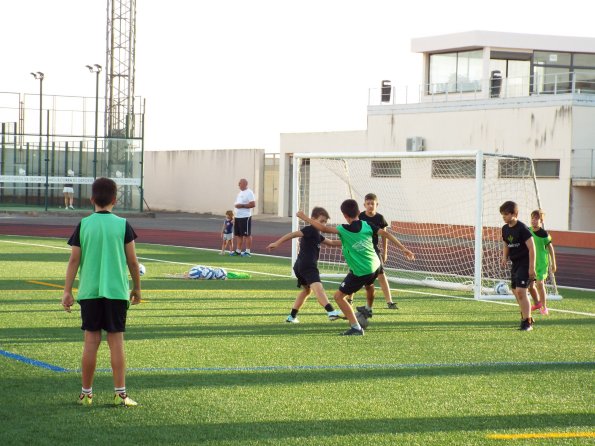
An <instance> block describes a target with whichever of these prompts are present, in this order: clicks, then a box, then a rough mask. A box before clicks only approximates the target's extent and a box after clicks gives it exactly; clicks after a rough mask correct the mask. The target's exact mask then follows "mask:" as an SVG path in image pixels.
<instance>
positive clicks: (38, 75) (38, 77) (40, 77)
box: [31, 71, 50, 212]
mask: <svg viewBox="0 0 595 446" xmlns="http://www.w3.org/2000/svg"><path fill="white" fill-rule="evenodd" d="M31 76H33V77H34V78H35V79H36V80H38V81H39V150H40V153H41V145H42V139H43V78H44V77H45V75H44V74H43V73H42V72H41V71H37V72H35V73H31ZM49 161H50V159H49V153H48V148H46V154H45V210H46V212H47V210H48V188H49V182H48V181H49V179H48V175H49V172H48V166H49Z"/></svg>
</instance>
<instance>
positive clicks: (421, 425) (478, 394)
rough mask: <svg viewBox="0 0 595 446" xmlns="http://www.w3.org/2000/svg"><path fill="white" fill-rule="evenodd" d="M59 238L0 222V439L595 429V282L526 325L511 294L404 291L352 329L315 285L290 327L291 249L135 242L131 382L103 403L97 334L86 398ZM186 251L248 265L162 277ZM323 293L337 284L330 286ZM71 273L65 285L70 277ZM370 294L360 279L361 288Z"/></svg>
mask: <svg viewBox="0 0 595 446" xmlns="http://www.w3.org/2000/svg"><path fill="white" fill-rule="evenodd" d="M69 252H70V251H69V248H68V246H67V245H66V244H65V240H63V239H52V238H26V237H16V236H0V283H1V286H0V420H1V421H2V429H1V430H0V444H1V445H21V444H31V445H37V444H39V445H44V444H47V445H57V444H59V445H68V444H72V445H80V444H101V445H106V444H142V445H164V444H168V445H192V444H201V445H203V444H207V445H232V444H233V445H236V444H246V445H279V444H284V445H322V444H324V445H357V444H362V445H368V444H369V445H424V446H425V445H484V444H485V445H509V444H512V445H515V446H516V445H535V444H539V445H578V444H593V442H594V440H595V397H594V393H595V392H594V388H593V387H594V386H593V383H594V382H595V373H594V371H595V349H594V345H595V292H585V291H576V290H564V289H563V290H562V294H563V295H564V299H563V300H562V301H557V302H552V303H551V307H550V315H549V316H547V317H545V316H541V315H539V314H537V315H536V324H535V330H533V331H532V332H519V331H518V330H517V328H518V322H519V312H518V308H517V306H516V305H515V304H513V303H512V302H484V301H475V300H473V299H470V298H469V297H468V296H464V295H460V294H457V293H456V292H449V291H439V290H431V289H427V288H421V287H413V286H407V287H405V286H403V287H398V290H397V291H396V293H395V296H396V299H395V300H396V301H397V302H398V304H399V306H400V310H398V311H392V310H385V309H383V303H384V299H383V297H382V293H381V292H380V291H378V294H377V299H376V302H377V309H376V310H375V312H374V317H373V318H372V319H371V324H370V327H369V329H368V330H367V331H366V335H365V336H363V337H342V336H339V334H340V333H341V332H342V331H344V330H345V329H346V328H347V323H346V322H345V321H340V320H339V321H334V322H330V321H328V320H327V317H326V313H325V312H324V310H323V309H322V308H321V307H320V306H319V305H318V303H317V302H316V299H315V298H314V297H310V299H309V301H308V302H307V303H306V305H305V306H304V307H303V309H302V311H301V312H300V320H301V322H302V323H301V324H287V323H285V322H284V320H285V317H286V316H287V314H288V313H289V311H290V308H291V305H292V303H293V300H294V298H295V296H296V294H297V288H296V286H295V280H294V279H292V278H291V277H290V276H289V272H290V261H289V259H284V258H275V257H268V256H259V255H254V256H253V257H252V258H250V259H243V258H236V257H228V256H219V255H217V251H213V250H201V249H190V248H180V247H171V246H160V245H149V244H142V243H139V244H137V254H138V256H139V259H140V261H141V263H143V264H144V265H145V266H146V268H147V274H146V275H145V276H144V277H143V278H142V287H143V303H141V304H140V305H138V306H135V307H131V309H130V311H129V313H128V322H127V332H126V336H125V337H126V351H127V360H128V375H127V389H128V391H129V393H130V395H131V397H132V398H134V399H135V400H137V401H138V402H139V404H140V406H139V407H135V408H120V407H112V406H111V402H112V398H111V397H112V395H113V385H112V379H111V371H110V369H109V353H108V348H107V343H106V342H104V343H103V344H102V346H101V348H100V354H99V359H98V373H97V377H96V380H95V383H94V386H93V389H94V393H95V398H94V405H93V406H91V407H82V406H78V405H77V404H76V400H77V397H78V394H79V392H80V371H79V368H80V357H81V351H82V331H81V330H80V328H79V327H80V316H79V314H78V309H77V307H76V306H75V307H74V309H73V312H72V313H71V314H67V313H65V312H64V311H63V310H62V307H61V305H60V298H61V295H62V291H61V289H62V286H63V281H64V273H65V270H66V263H67V260H68V256H69ZM195 264H203V265H210V266H221V267H224V268H227V269H228V270H230V271H239V272H248V273H249V274H250V275H251V278H250V279H237V280H227V281H218V280H211V281H202V280H201V281H197V280H183V279H173V278H168V277H166V275H167V274H175V273H182V272H184V271H186V270H188V269H189V268H190V266H192V265H195ZM324 285H325V288H326V290H327V293H328V295H329V296H332V294H333V293H334V291H335V290H336V288H337V286H338V284H337V283H333V282H325V283H324ZM75 286H76V284H75ZM363 301H364V298H363V294H362V293H361V292H360V293H358V295H357V296H356V302H357V303H358V304H361V303H362V302H363Z"/></svg>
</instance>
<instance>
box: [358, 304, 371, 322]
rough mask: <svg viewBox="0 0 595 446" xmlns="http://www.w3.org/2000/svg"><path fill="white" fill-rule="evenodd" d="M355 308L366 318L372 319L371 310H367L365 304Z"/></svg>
mask: <svg viewBox="0 0 595 446" xmlns="http://www.w3.org/2000/svg"><path fill="white" fill-rule="evenodd" d="M356 310H357V311H359V312H360V313H361V314H362V316H363V317H365V318H366V319H372V310H368V309H367V308H366V307H365V306H361V307H357V308H356Z"/></svg>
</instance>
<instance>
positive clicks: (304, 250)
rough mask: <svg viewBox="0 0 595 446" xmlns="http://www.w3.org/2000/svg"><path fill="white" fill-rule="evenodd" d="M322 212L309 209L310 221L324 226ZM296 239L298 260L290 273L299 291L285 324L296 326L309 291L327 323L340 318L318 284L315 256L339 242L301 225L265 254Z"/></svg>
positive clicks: (324, 211)
mask: <svg viewBox="0 0 595 446" xmlns="http://www.w3.org/2000/svg"><path fill="white" fill-rule="evenodd" d="M329 218H330V217H329V215H328V212H327V211H326V209H324V208H321V207H315V208H314V209H312V219H314V220H316V221H318V222H320V223H321V224H322V225H326V222H327V221H328V219H329ZM296 237H301V238H300V250H299V253H298V257H297V259H296V261H295V265H293V271H294V272H295V276H296V277H297V280H298V281H297V286H298V288H300V287H301V288H303V289H302V291H300V293H299V294H298V296H297V297H296V299H295V302H294V303H293V307H292V308H291V314H290V315H289V316H287V319H286V320H285V321H286V322H290V323H293V324H297V323H299V320H298V318H297V314H298V312H299V311H300V308H302V305H304V302H305V301H306V299H307V298H308V296H309V295H310V293H311V292H312V291H314V294H316V298H317V299H318V303H320V305H321V306H323V307H324V309H325V310H326V311H327V314H328V318H329V320H331V321H334V320H337V319H339V318H340V317H341V314H340V313H339V311H338V310H335V309H334V308H333V306H332V305H331V303H330V302H329V301H328V298H327V297H326V293H325V292H324V288H323V287H322V283H321V282H320V272H319V271H318V257H319V255H320V244H323V245H327V246H341V242H340V241H339V240H329V239H327V238H325V237H324V236H322V235H321V234H320V231H319V230H318V229H316V228H314V227H312V226H304V227H303V228H302V229H300V230H299V231H294V232H290V233H289V234H285V235H284V236H283V237H281V238H280V239H279V240H277V241H275V242H273V243H271V244H270V245H269V246H267V250H268V251H272V250H274V249H276V248H278V247H279V245H281V243H283V242H285V241H287V240H291V239H293V238H296Z"/></svg>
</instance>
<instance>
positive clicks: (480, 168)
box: [292, 151, 561, 299]
mask: <svg viewBox="0 0 595 446" xmlns="http://www.w3.org/2000/svg"><path fill="white" fill-rule="evenodd" d="M293 158H294V162H293V185H294V187H293V215H294V218H293V230H294V231H295V230H298V229H299V228H300V227H303V226H304V222H302V221H299V220H298V219H297V218H296V217H295V214H296V212H297V211H298V210H303V211H304V212H305V213H308V214H309V213H310V212H311V210H312V208H313V207H314V206H322V207H324V208H325V209H326V210H327V211H328V212H329V215H330V216H331V219H330V221H329V224H331V225H338V224H342V223H344V222H345V220H344V217H343V215H342V214H341V211H340V209H339V207H340V205H341V203H342V202H343V200H345V199H348V198H353V199H354V200H356V201H357V202H358V204H359V206H360V210H363V203H364V196H365V195H366V194H368V193H374V194H376V195H377V197H378V203H379V205H378V212H379V213H380V214H382V215H383V216H384V218H385V220H386V221H387V222H388V227H387V228H386V229H387V230H388V231H390V232H391V233H392V234H393V235H395V236H396V237H397V238H398V239H399V240H400V241H402V242H403V244H404V245H405V246H407V247H408V248H409V249H410V250H411V251H413V253H414V254H415V257H416V259H415V261H413V262H411V261H409V260H407V259H406V258H405V257H404V256H403V254H402V253H401V251H400V250H399V249H397V248H396V247H395V246H394V245H392V244H391V243H389V244H388V259H387V261H386V262H385V264H384V270H385V274H386V276H387V278H388V279H389V280H390V281H391V282H395V283H405V284H413V285H422V286H429V287H433V288H443V289H450V290H458V291H462V292H466V293H469V294H473V296H474V297H475V298H477V299H482V298H483V299H514V296H513V295H512V294H511V292H510V290H509V289H508V288H509V287H508V286H507V285H508V284H509V282H510V268H509V266H508V267H502V266H501V265H500V259H501V256H502V238H501V233H502V232H501V228H502V225H503V224H504V223H503V221H502V217H501V215H500V212H499V208H500V205H501V204H502V203H503V202H505V201H508V200H512V201H515V202H517V203H518V205H519V220H521V221H523V222H524V223H527V224H528V223H529V220H530V213H531V211H533V210H535V209H539V208H540V201H539V191H538V189H537V182H536V180H535V171H534V166H533V161H532V160H531V159H530V158H527V157H519V156H512V155H502V154H495V153H484V152H481V151H477V152H475V151H443V152H442V151H441V152H367V153H341V154H338V153H297V154H294V156H293ZM326 236H330V235H329V234H327V235H326ZM384 242H386V241H384ZM381 243H382V241H381ZM296 257H297V244H296V243H294V244H293V247H292V259H293V261H295V259H296ZM319 268H320V272H321V275H322V276H323V277H344V276H345V274H346V273H347V271H348V268H347V265H346V264H345V260H344V258H343V256H342V253H341V249H340V248H331V247H327V246H324V245H323V246H321V251H320V259H319ZM502 282H503V283H505V284H506V285H505V286H502V285H501V283H502ZM498 285H500V286H498ZM546 289H547V292H548V295H549V298H550V299H560V298H561V296H560V295H559V294H558V290H557V289H556V285H555V278H554V277H553V274H550V277H549V279H548V280H547V281H546ZM496 290H497V291H496Z"/></svg>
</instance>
